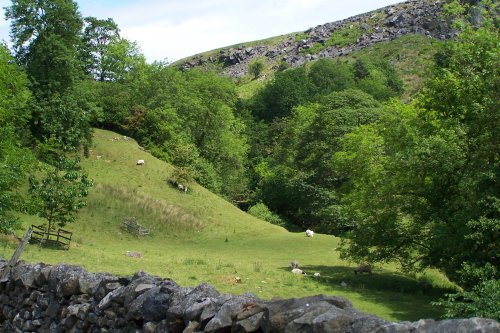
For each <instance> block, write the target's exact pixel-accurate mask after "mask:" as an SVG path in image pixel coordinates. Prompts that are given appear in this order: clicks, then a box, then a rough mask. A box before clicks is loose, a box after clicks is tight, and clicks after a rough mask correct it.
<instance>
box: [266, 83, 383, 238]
mask: <svg viewBox="0 0 500 333" xmlns="http://www.w3.org/2000/svg"><path fill="white" fill-rule="evenodd" d="M380 113H381V110H380V109H379V103H378V102H377V101H376V100H374V99H373V98H372V97H371V96H370V95H368V94H366V93H363V92H362V91H359V90H353V89H350V90H349V89H348V90H345V91H341V92H333V93H331V94H330V95H328V96H327V97H325V98H323V99H322V100H321V101H320V104H311V105H308V106H301V107H297V108H295V109H294V110H293V112H292V116H291V117H287V118H283V119H281V120H280V121H277V122H275V125H274V127H273V129H274V131H276V132H277V133H278V134H277V135H276V138H275V140H276V144H275V148H274V149H273V153H272V154H271V157H270V158H269V159H268V161H267V162H268V164H267V166H268V167H269V168H267V169H266V168H264V169H262V168H261V169H260V171H261V172H262V171H264V172H262V175H261V181H260V192H261V193H260V196H261V198H262V200H263V201H264V202H265V203H266V205H268V206H269V207H270V209H272V210H273V211H276V212H278V213H280V214H281V215H283V216H286V217H287V218H288V219H290V220H291V221H293V223H295V224H296V225H300V226H302V227H311V226H314V227H315V228H316V229H318V230H321V231H323V232H334V233H338V232H340V231H342V230H343V229H344V228H345V227H346V225H347V224H348V223H347V222H346V221H345V219H346V218H345V216H344V215H345V214H344V213H343V212H342V207H340V203H339V197H338V194H337V189H338V187H339V186H340V185H341V184H342V182H343V179H342V178H341V177H340V176H339V172H338V171H337V170H336V167H335V166H334V165H333V164H332V163H331V156H332V155H333V154H334V153H335V152H336V151H338V150H339V149H340V140H341V138H342V137H343V136H344V135H346V134H347V133H349V132H351V131H352V130H354V129H355V128H356V127H358V126H361V125H363V124H367V123H371V122H373V121H375V120H376V119H377V118H378V117H379V114H380ZM262 166H263V165H260V166H259V167H262ZM312 221H314V222H312Z"/></svg>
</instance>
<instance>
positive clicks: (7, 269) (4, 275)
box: [0, 227, 33, 282]
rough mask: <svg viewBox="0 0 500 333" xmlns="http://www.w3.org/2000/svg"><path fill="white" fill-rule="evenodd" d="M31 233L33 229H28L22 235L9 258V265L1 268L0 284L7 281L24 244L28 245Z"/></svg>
mask: <svg viewBox="0 0 500 333" xmlns="http://www.w3.org/2000/svg"><path fill="white" fill-rule="evenodd" d="M32 233H33V229H31V227H30V228H29V229H28V231H26V234H25V235H24V237H23V239H21V243H19V245H18V247H17V249H16V251H15V252H14V254H13V255H12V257H11V258H10V260H9V263H8V264H7V266H5V267H4V268H3V273H2V277H1V278H0V282H6V281H7V280H8V276H9V273H10V270H11V269H12V267H14V266H15V265H16V263H17V261H18V260H19V257H20V256H21V253H22V252H23V250H24V248H25V246H26V244H27V243H28V241H29V239H30V237H31V234H32Z"/></svg>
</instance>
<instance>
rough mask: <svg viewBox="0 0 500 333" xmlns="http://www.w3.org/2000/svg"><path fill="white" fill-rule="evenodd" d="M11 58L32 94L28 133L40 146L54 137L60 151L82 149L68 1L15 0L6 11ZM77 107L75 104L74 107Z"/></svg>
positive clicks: (82, 112) (75, 33) (76, 43)
mask: <svg viewBox="0 0 500 333" xmlns="http://www.w3.org/2000/svg"><path fill="white" fill-rule="evenodd" d="M6 17H7V18H8V19H11V37H12V39H13V44H14V48H15V53H16V58H17V60H18V62H19V63H20V64H22V65H23V66H24V67H25V69H26V72H27V75H28V79H29V80H30V83H31V85H30V87H31V89H32V92H33V95H34V103H33V105H32V108H31V109H32V114H31V124H30V125H31V133H32V134H33V136H34V138H35V139H36V140H38V141H41V142H44V141H46V140H48V139H49V138H50V137H52V136H55V137H57V139H58V140H60V141H61V142H64V143H65V146H64V148H65V149H66V150H76V149H78V148H79V147H80V146H81V145H82V144H83V145H84V146H88V144H89V142H90V139H91V132H90V126H89V125H88V118H89V117H88V115H89V114H90V113H91V110H88V109H86V108H83V107H82V106H83V104H82V103H79V102H80V101H81V99H79V98H78V96H77V94H75V93H76V92H77V89H76V88H75V87H76V86H77V85H78V83H80V82H81V81H82V79H83V74H84V72H83V65H82V63H81V61H80V60H79V59H80V57H79V49H80V48H81V45H82V39H81V30H82V26H83V21H82V18H81V16H80V13H79V12H78V6H77V4H76V3H75V2H73V1H71V0H40V1H38V0H22V1H21V0H18V1H13V2H12V5H11V6H10V7H8V8H7V10H6ZM78 104H79V105H78Z"/></svg>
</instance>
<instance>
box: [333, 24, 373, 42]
mask: <svg viewBox="0 0 500 333" xmlns="http://www.w3.org/2000/svg"><path fill="white" fill-rule="evenodd" d="M363 33H365V31H364V30H363V29H362V28H361V27H360V26H359V24H352V25H350V26H349V27H344V28H343V29H340V30H337V31H334V32H333V33H332V35H331V37H330V38H329V39H328V40H327V41H326V43H325V45H326V46H335V47H344V46H347V45H351V44H354V43H356V41H357V40H358V39H359V38H360V37H361V35H363Z"/></svg>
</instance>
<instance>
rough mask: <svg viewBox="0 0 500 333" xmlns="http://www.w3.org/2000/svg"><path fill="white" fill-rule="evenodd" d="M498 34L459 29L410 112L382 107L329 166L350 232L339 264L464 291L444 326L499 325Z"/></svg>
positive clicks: (452, 301)
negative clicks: (420, 275)
mask: <svg viewBox="0 0 500 333" xmlns="http://www.w3.org/2000/svg"><path fill="white" fill-rule="evenodd" d="M498 45H499V44H498V29H497V28H495V26H494V25H493V24H492V23H491V22H490V21H488V20H486V21H485V22H484V25H483V27H480V28H472V26H466V27H465V28H464V29H463V31H462V32H461V34H460V37H459V39H458V40H457V41H450V42H448V43H446V45H445V46H444V48H443V49H442V50H441V51H440V52H439V53H438V54H437V57H436V67H435V68H434V70H433V72H432V76H431V78H430V79H429V80H428V83H427V85H426V87H425V89H424V90H423V92H422V94H421V96H420V97H419V99H418V101H417V102H416V103H415V104H413V105H402V104H399V103H394V102H393V103H391V104H389V106H388V109H387V112H385V115H384V116H383V117H382V118H381V119H380V120H379V121H377V122H376V123H374V124H372V125H368V126H362V127H360V128H359V129H358V130H356V131H354V132H353V133H351V134H348V135H347V136H346V138H345V139H343V140H342V149H341V151H339V152H337V153H336V154H335V156H334V163H335V164H336V165H337V166H338V170H343V173H344V174H343V176H344V177H346V179H348V181H347V183H345V184H344V186H343V191H344V192H343V200H342V202H343V203H344V204H345V205H346V207H348V211H349V212H350V214H349V216H350V218H351V219H352V222H353V226H354V228H353V230H352V231H351V232H350V234H349V239H348V240H345V241H344V242H343V245H342V246H341V251H342V255H343V256H344V257H349V258H352V259H355V260H367V261H371V262H376V261H378V262H390V261H394V260H397V261H399V262H400V263H401V265H402V266H403V268H405V269H408V270H413V269H423V268H426V267H437V268H439V269H441V270H442V271H444V272H445V273H446V275H447V277H449V278H450V279H451V280H452V281H454V282H455V283H457V284H458V285H460V286H461V287H463V288H465V291H463V292H460V293H458V294H453V295H449V297H448V299H447V300H445V301H443V300H442V301H441V302H440V304H441V305H445V306H446V307H447V311H448V315H449V316H462V315H467V316H473V315H488V316H496V317H497V318H498V311H497V309H498V278H499V273H500V272H499V271H498V267H499V262H500V261H499V253H500V248H499V245H498V232H499V230H500V204H499V202H500V199H499V197H500V192H499V187H498V175H499V165H498V161H499V159H500V157H499V150H498V146H499V142H498V138H499V133H498V128H499V126H498V124H499V123H500V118H499V116H500V113H499V112H498V110H499V109H500V108H499V103H498V101H499V100H498V95H499V93H500V92H499V90H498V87H499V86H500V85H499V81H498V80H499V79H498V77H499V75H498V74H499V73H498V68H499V67H500V66H499V65H500V64H499V58H498V54H499V50H498V47H499V46H498Z"/></svg>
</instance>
